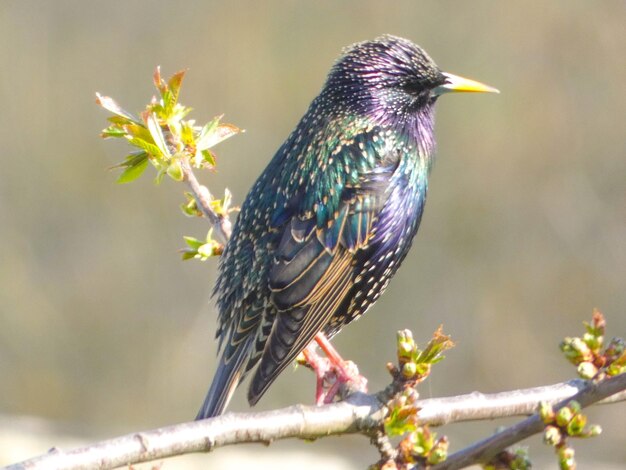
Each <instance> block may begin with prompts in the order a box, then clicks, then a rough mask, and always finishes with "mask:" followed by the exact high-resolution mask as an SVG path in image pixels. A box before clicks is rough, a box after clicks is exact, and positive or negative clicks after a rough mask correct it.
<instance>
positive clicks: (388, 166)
mask: <svg viewBox="0 0 626 470" xmlns="http://www.w3.org/2000/svg"><path fill="white" fill-rule="evenodd" d="M448 92H497V90H496V89H494V88H491V87H489V86H487V85H483V84H481V83H478V82H475V81H472V80H468V79H465V78H461V77H458V76H455V75H452V74H449V73H444V72H442V71H441V70H440V69H439V68H438V67H437V65H436V64H435V63H434V62H433V60H432V59H431V58H430V57H429V56H428V55H427V54H426V52H424V50H422V49H421V48H420V47H418V46H417V45H415V44H413V43H412V42H410V41H408V40H406V39H402V38H398V37H395V36H389V35H386V36H382V37H379V38H377V39H374V40H372V41H366V42H361V43H357V44H354V45H353V46H351V47H349V48H347V49H346V50H345V51H344V53H343V55H342V56H341V57H340V58H339V60H338V61H337V62H336V63H335V65H334V66H333V67H332V69H331V71H330V73H329V75H328V78H327V80H326V83H325V85H324V87H323V88H322V91H321V92H320V94H319V96H317V98H315V99H314V100H313V102H312V103H311V105H310V107H309V109H308V111H307V112H306V114H305V115H304V117H303V118H302V119H301V120H300V122H299V123H298V125H297V127H296V129H295V130H294V131H293V132H292V133H291V135H290V136H289V137H288V138H287V140H286V141H285V143H283V145H282V146H281V147H280V148H279V149H278V152H277V153H276V155H275V156H274V158H273V159H272V160H271V162H270V163H269V165H268V166H267V168H266V169H265V171H263V173H262V174H261V176H260V177H259V178H258V180H257V181H256V183H255V184H254V186H253V187H252V189H251V191H250V193H249V194H248V196H247V197H246V200H245V202H244V203H243V205H242V207H241V213H240V214H239V217H238V219H237V222H236V224H235V226H234V229H233V233H232V236H231V238H230V240H229V241H228V243H227V245H226V248H225V250H224V253H223V255H222V257H221V260H220V265H219V277H218V280H217V283H216V285H215V290H214V295H215V296H216V297H217V305H218V307H219V326H218V330H217V335H216V336H217V338H219V343H220V348H221V358H220V361H219V365H218V367H217V371H216V373H215V377H214V378H213V383H212V385H211V388H210V390H209V392H208V394H207V397H206V399H205V401H204V404H203V406H202V409H201V410H200V412H199V413H198V416H197V419H202V418H208V417H211V416H216V415H219V414H220V413H222V411H223V410H224V408H225V407H226V405H227V404H228V401H229V400H230V398H231V396H232V393H233V391H234V390H235V388H236V386H237V385H238V384H239V382H240V381H241V380H242V379H243V378H244V376H246V375H247V374H248V373H249V372H251V371H253V370H254V372H253V374H252V379H251V382H250V388H249V391H248V401H249V402H250V404H251V405H254V404H255V403H257V401H258V400H259V399H260V398H261V396H262V395H263V393H265V391H266V390H267V389H268V387H269V386H270V385H271V384H272V382H273V381H274V380H275V379H276V377H277V376H278V374H280V372H281V371H282V370H283V369H285V367H287V365H289V364H290V363H291V362H293V361H294V359H295V358H296V357H297V356H298V355H299V354H300V353H301V352H302V351H303V350H305V348H307V346H308V345H309V343H311V342H312V341H313V340H314V339H317V340H318V342H319V343H320V345H321V346H322V348H323V349H324V350H325V351H326V352H327V355H328V359H329V360H330V361H331V362H341V359H340V358H338V357H336V356H335V355H334V354H333V352H332V351H329V350H328V348H329V347H330V346H329V343H328V342H327V341H326V338H331V337H332V336H334V335H335V334H336V333H338V332H339V330H340V329H341V328H342V327H343V326H344V325H347V324H348V323H350V322H351V321H352V320H355V319H356V318H358V317H360V316H361V315H362V314H363V313H365V312H366V311H367V310H368V309H369V308H370V307H371V306H372V305H373V304H374V302H376V300H377V299H378V298H379V297H380V295H381V294H382V293H383V291H384V290H385V288H386V287H387V284H388V283H389V280H390V279H391V278H392V276H393V275H394V274H395V272H396V271H397V269H398V267H399V266H400V264H401V263H402V261H403V260H404V258H405V256H406V254H407V252H408V250H409V248H410V246H411V242H412V240H413V237H414V236H415V233H416V232H417V229H418V226H419V223H420V220H421V217H422V212H423V210H424V204H425V202H426V192H427V188H428V175H429V172H430V169H431V165H432V162H433V154H434V151H435V140H434V135H433V125H434V106H435V102H436V101H437V98H438V97H439V96H441V95H442V94H445V93H448ZM335 365H337V364H335ZM255 366H256V369H255ZM339 370H340V371H345V367H342V365H341V364H339ZM320 393H321V392H320V391H319V382H318V398H319V394H320Z"/></svg>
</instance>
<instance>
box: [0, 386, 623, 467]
mask: <svg viewBox="0 0 626 470" xmlns="http://www.w3.org/2000/svg"><path fill="white" fill-rule="evenodd" d="M624 390H626V374H622V375H620V376H617V377H614V378H611V379H609V380H606V381H604V382H602V383H601V384H599V385H595V384H588V383H587V382H584V381H582V380H572V381H569V382H565V383H560V384H556V385H552V386H546V387H537V388H531V389H526V390H516V391H511V392H502V393H496V394H481V393H476V392H475V393H470V394H467V395H461V396H457V397H447V398H431V399H425V400H419V401H418V402H417V405H418V407H419V408H420V411H419V418H420V422H421V423H423V424H430V425H442V424H446V423H452V422H459V421H470V420H480V419H493V418H502V417H510V416H518V415H528V414H530V413H533V412H534V411H535V410H536V408H537V404H538V402H539V401H547V402H550V403H557V402H561V401H562V400H564V402H568V401H569V400H571V399H573V398H575V399H576V400H578V401H580V403H581V405H582V406H588V405H590V404H593V403H595V402H599V401H600V400H602V399H604V398H606V397H609V396H610V395H613V396H611V397H610V398H609V399H608V400H605V401H603V402H602V403H607V402H614V401H618V400H625V399H626V393H624V392H623V391H624ZM618 392H622V393H619V394H618ZM385 414H386V407H385V405H384V403H383V402H381V401H380V398H379V396H378V395H367V394H363V393H355V394H354V395H351V396H350V397H348V398H347V399H346V400H345V401H343V402H340V403H333V404H330V405H324V406H304V405H295V406H291V407H288V408H283V409H280V410H274V411H265V412H257V413H227V414H225V415H222V416H218V417H216V418H211V419H207V420H203V421H195V422H191V423H183V424H178V425H174V426H168V427H164V428H159V429H155V430H151V431H145V432H139V433H133V434H128V435H126V436H122V437H118V438H114V439H110V440H106V441H102V442H99V443H96V444H92V445H89V446H86V447H83V448H79V449H74V450H70V451H67V452H65V451H62V450H59V449H52V450H51V451H50V452H48V453H47V454H44V455H41V456H39V457H35V458H33V459H30V460H26V461H24V462H21V463H16V464H13V465H10V466H8V467H5V468H4V470H33V469H37V470H38V469H48V468H56V469H59V470H61V469H64V470H65V469H68V470H69V469H79V468H81V469H82V468H100V469H109V468H115V467H118V466H122V465H129V464H133V463H140V462H148V461H152V460H156V459H162V458H166V457H173V456H176V455H182V454H188V453H192V452H210V451H212V450H214V449H216V448H218V447H223V446H227V445H232V444H240V443H249V442H262V443H268V444H269V443H271V442H272V441H275V440H278V439H287V438H294V437H295V438H300V439H317V438H321V437H326V436H329V435H336V434H354V433H360V434H364V435H366V436H369V437H370V438H373V439H376V436H377V432H378V431H379V430H380V428H381V426H382V424H383V420H384V418H385ZM527 421H528V422H530V423H531V425H526V426H529V427H528V428H526V427H524V428H523V429H524V430H523V432H522V431H520V430H519V429H517V426H514V427H513V428H509V429H514V428H515V429H514V431H505V432H504V433H500V434H496V435H495V436H494V437H491V438H489V441H490V442H489V443H488V444H481V443H479V444H481V445H480V446H479V447H478V449H479V450H476V451H474V453H472V454H469V453H468V454H466V453H465V452H466V451H462V452H463V453H464V454H463V455H460V456H459V457H456V456H457V455H459V454H461V453H460V452H459V453H457V454H454V455H452V456H451V457H450V459H449V460H450V462H452V463H451V465H457V466H437V467H435V468H437V469H442V468H446V469H449V468H461V467H460V466H462V465H468V462H469V463H471V462H475V461H478V460H482V459H484V458H488V457H489V456H490V455H495V454H496V453H498V452H499V451H500V450H502V449H503V448H504V447H506V446H509V445H511V444H512V443H514V442H517V441H519V440H522V439H524V438H526V437H528V436H530V435H531V434H533V433H537V432H541V430H542V429H543V423H541V420H538V421H537V417H536V416H533V417H531V418H529V419H528V420H526V421H523V422H522V423H520V424H523V423H526V422H527ZM518 426H519V425H518ZM505 433H506V436H508V438H507V439H504V438H499V439H503V440H502V441H500V440H497V441H496V442H497V447H493V446H494V443H493V441H494V439H495V438H496V437H497V436H500V435H501V434H505ZM486 441H487V440H486ZM486 441H483V442H486ZM475 447H476V446H472V447H470V448H468V449H474V448H475ZM487 448H488V453H486V451H485V450H484V449H487ZM476 452H478V453H476ZM460 459H462V460H460ZM468 459H473V460H471V462H470V460H468ZM455 462H461V463H460V464H457V463H455ZM446 464H448V461H447V462H446ZM446 464H444V465H446Z"/></svg>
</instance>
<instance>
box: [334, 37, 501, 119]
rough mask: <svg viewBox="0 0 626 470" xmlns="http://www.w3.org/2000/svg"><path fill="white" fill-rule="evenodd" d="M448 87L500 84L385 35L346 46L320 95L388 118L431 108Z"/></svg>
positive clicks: (480, 88) (350, 109)
mask: <svg viewBox="0 0 626 470" xmlns="http://www.w3.org/2000/svg"><path fill="white" fill-rule="evenodd" d="M447 92H495V93H497V92H498V90H496V89H495V88H492V87H489V86H487V85H484V84H482V83H479V82H475V81H473V80H469V79H465V78H462V77H458V76H456V75H452V74H449V73H445V72H442V71H441V70H440V69H439V67H438V66H437V64H435V62H434V61H433V60H432V59H431V58H430V56H429V55H428V54H427V53H426V52H425V51H424V50H423V49H422V48H420V47H419V46H417V45H416V44H414V43H412V42H411V41H409V40H407V39H402V38H399V37H396V36H391V35H385V36H381V37H379V38H376V39H374V40H372V41H365V42H360V43H357V44H354V45H352V46H350V47H348V48H347V49H346V50H345V51H344V53H343V55H342V56H341V57H340V58H339V60H338V61H337V62H336V63H335V65H334V66H333V68H332V70H331V71H330V74H329V76H328V79H327V81H326V85H325V87H324V90H323V91H322V96H324V97H325V98H326V99H328V100H329V101H330V102H331V103H332V104H333V105H334V106H336V107H337V108H338V109H339V110H340V111H341V112H345V113H358V114H362V115H366V116H371V117H374V118H376V119H377V120H380V121H382V122H383V123H388V122H389V121H392V120H393V121H396V122H397V121H398V120H399V121H403V120H405V119H406V118H411V117H412V116H415V115H416V114H420V113H423V112H427V113H430V112H431V109H432V105H433V104H434V102H435V101H436V100H437V98H438V97H439V96H440V95H442V94H443V93H447Z"/></svg>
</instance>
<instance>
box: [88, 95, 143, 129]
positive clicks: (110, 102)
mask: <svg viewBox="0 0 626 470" xmlns="http://www.w3.org/2000/svg"><path fill="white" fill-rule="evenodd" d="M96 103H98V104H99V105H100V106H102V107H103V108H104V109H106V110H107V111H110V112H112V113H113V114H116V115H118V116H121V117H123V118H126V119H128V120H129V121H132V122H134V123H136V124H139V120H138V119H137V118H136V117H135V116H133V115H132V114H130V113H129V112H128V111H126V110H124V109H122V107H121V106H120V105H118V104H117V103H116V102H115V100H114V99H113V98H111V97H109V96H103V95H101V94H100V93H96Z"/></svg>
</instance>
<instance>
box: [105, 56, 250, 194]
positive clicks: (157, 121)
mask: <svg viewBox="0 0 626 470" xmlns="http://www.w3.org/2000/svg"><path fill="white" fill-rule="evenodd" d="M184 76H185V71H184V70H181V71H179V72H177V73H175V74H174V75H173V76H172V77H171V78H170V79H169V80H168V81H165V80H164V79H163V78H161V71H160V69H159V67H157V68H156V70H155V72H154V75H153V81H154V86H155V87H156V89H157V91H158V94H159V96H158V97H156V96H154V97H153V98H152V100H151V102H150V103H149V104H148V105H147V106H146V109H145V110H144V111H143V112H142V113H141V114H140V116H141V118H137V117H135V116H133V115H132V114H131V113H129V112H128V111H126V110H124V109H123V108H122V107H121V106H119V105H118V104H117V103H116V102H115V100H113V98H110V97H108V96H102V95H100V94H99V93H96V96H97V99H96V102H97V103H98V104H99V105H100V106H102V107H103V108H104V109H106V110H107V111H110V112H111V113H113V116H111V117H109V118H108V120H109V122H110V123H111V125H110V126H109V127H107V128H106V129H104V130H103V131H102V134H101V135H102V137H103V138H125V139H126V140H127V141H128V143H129V144H130V145H131V146H133V147H136V148H137V149H138V150H136V151H134V152H132V153H131V154H130V155H129V156H128V157H127V158H126V159H125V160H124V161H122V162H120V163H119V164H118V165H116V166H115V167H114V168H122V169H123V172H122V174H121V175H120V176H119V178H118V182H119V183H128V182H130V181H133V180H134V179H136V178H138V177H139V176H141V174H142V173H143V170H145V168H146V166H147V162H150V163H151V164H152V165H153V166H154V167H155V168H156V169H157V172H158V173H157V179H156V181H157V182H159V181H161V179H162V178H163V177H164V176H165V175H166V174H167V175H168V176H169V177H170V178H172V179H173V180H175V181H181V180H182V179H183V173H182V169H181V160H186V161H188V162H189V163H190V164H191V166H192V167H193V168H197V169H200V168H204V169H213V168H214V167H215V156H214V155H213V153H212V152H211V150H210V149H211V148H212V147H214V146H215V145H217V144H219V143H220V142H222V141H224V140H226V139H228V138H229V137H232V136H233V135H235V134H237V133H239V132H241V130H240V129H239V128H237V127H236V126H234V125H232V124H223V123H220V120H221V118H222V116H217V117H215V118H214V119H213V120H212V121H211V122H209V123H207V124H206V125H204V126H196V125H195V121H194V120H193V119H190V120H185V117H186V116H187V115H188V114H189V113H190V112H191V108H188V107H186V106H184V105H182V104H180V103H179V102H178V96H179V94H180V88H181V85H182V82H183V78H184Z"/></svg>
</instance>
